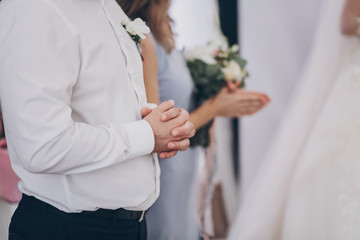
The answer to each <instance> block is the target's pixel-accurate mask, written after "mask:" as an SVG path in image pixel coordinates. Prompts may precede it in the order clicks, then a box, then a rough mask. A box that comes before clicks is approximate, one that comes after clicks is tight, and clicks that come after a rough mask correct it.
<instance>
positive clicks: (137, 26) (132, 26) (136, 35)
mask: <svg viewBox="0 0 360 240" xmlns="http://www.w3.org/2000/svg"><path fill="white" fill-rule="evenodd" d="M121 25H122V26H123V27H124V28H125V30H126V31H127V32H128V34H129V35H130V37H131V38H132V39H133V40H134V41H135V42H136V43H140V42H141V40H143V39H145V38H146V36H145V34H148V33H150V28H149V27H148V26H146V23H145V22H144V21H143V20H142V19H141V18H136V19H135V20H134V21H130V20H129V21H128V22H125V21H123V22H122V23H121Z"/></svg>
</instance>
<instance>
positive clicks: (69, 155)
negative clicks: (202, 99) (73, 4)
mask: <svg viewBox="0 0 360 240" xmlns="http://www.w3.org/2000/svg"><path fill="white" fill-rule="evenodd" d="M11 8H16V9H17V10H16V11H11ZM0 22H2V24H1V25H2V26H1V30H0V44H1V45H0V46H1V47H0V62H1V64H0V97H1V103H2V108H3V117H4V121H5V125H6V127H5V128H6V133H7V140H8V145H9V150H10V151H11V152H12V154H11V155H12V156H13V158H14V159H15V161H17V163H19V164H21V165H22V166H23V167H24V168H25V169H26V170H28V171H29V172H33V173H49V174H80V173H88V172H93V171H97V170H99V169H102V168H106V167H109V166H112V165H114V164H117V163H120V162H123V161H131V159H133V158H136V157H138V156H142V155H146V154H150V153H151V152H152V151H153V148H154V144H155V141H154V134H153V131H152V128H151V126H150V125H149V123H148V122H146V121H144V120H139V121H136V122H131V123H126V124H108V125H101V126H93V125H90V124H86V123H81V122H74V121H73V119H72V117H71V112H72V109H71V107H70V103H71V97H72V89H73V88H74V86H76V82H77V76H78V74H79V71H80V70H79V69H80V68H81V54H80V53H81V48H80V43H79V38H80V37H79V36H78V34H77V33H76V31H74V30H73V28H72V25H71V24H70V23H69V22H67V21H66V19H65V18H64V17H63V16H62V15H61V14H60V13H59V11H58V10H57V9H56V8H55V7H54V6H52V5H50V4H49V3H47V2H46V1H12V2H11V3H7V4H5V5H4V6H2V7H1V15H0ZM125 114H126V113H125Z"/></svg>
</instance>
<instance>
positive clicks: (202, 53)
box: [184, 45, 217, 64]
mask: <svg viewBox="0 0 360 240" xmlns="http://www.w3.org/2000/svg"><path fill="white" fill-rule="evenodd" d="M215 52H216V49H215V48H214V47H213V46H209V45H208V46H203V47H197V48H195V49H194V50H191V51H186V52H185V53H184V55H185V58H186V59H187V60H194V59H199V60H201V61H203V62H205V63H207V64H217V62H216V60H215V58H214V54H215Z"/></svg>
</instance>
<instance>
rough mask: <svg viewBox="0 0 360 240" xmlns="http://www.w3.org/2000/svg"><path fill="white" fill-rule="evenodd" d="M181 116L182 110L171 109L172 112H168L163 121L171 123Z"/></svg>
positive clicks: (162, 117) (163, 115)
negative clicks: (170, 121)
mask: <svg viewBox="0 0 360 240" xmlns="http://www.w3.org/2000/svg"><path fill="white" fill-rule="evenodd" d="M180 114H181V110H180V108H171V109H170V110H167V111H166V112H164V113H163V114H162V115H161V118H160V119H161V121H163V122H165V121H169V120H172V119H174V118H177V117H178V116H180Z"/></svg>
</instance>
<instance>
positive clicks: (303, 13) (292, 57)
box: [239, 0, 321, 191]
mask: <svg viewBox="0 0 360 240" xmlns="http://www.w3.org/2000/svg"><path fill="white" fill-rule="evenodd" d="M320 2H321V0H301V1H296V0H266V1H264V0H241V4H239V8H240V12H241V17H240V23H241V24H240V28H241V31H240V39H241V41H240V42H241V51H242V55H243V56H244V57H245V58H246V59H247V60H248V61H249V65H248V70H249V72H250V75H251V78H250V79H249V80H248V82H247V85H248V88H249V89H253V90H259V91H263V92H266V93H268V94H269V95H270V97H271V99H272V103H271V105H270V106H269V107H267V108H266V109H265V110H264V111H262V112H261V113H260V114H257V115H255V116H253V117H249V118H244V119H243V121H242V126H241V136H242V139H241V141H242V144H241V158H242V163H241V174H242V190H243V191H246V188H247V187H248V186H249V185H250V183H251V181H252V179H253V177H254V175H255V174H256V171H257V169H258V167H259V165H260V164H261V160H262V159H263V157H264V155H265V154H266V150H267V147H268V146H269V143H270V142H271V139H272V137H273V136H274V133H275V132H276V129H277V127H278V124H279V121H280V120H281V117H282V114H283V111H284V109H285V107H286V105H287V102H288V100H289V98H290V97H291V92H292V90H293V88H294V86H296V81H297V80H298V76H299V73H300V72H301V69H302V66H303V65H304V61H305V60H306V56H307V53H308V51H309V47H310V43H311V40H312V37H313V33H314V27H315V23H316V19H317V13H318V12H319V9H318V8H319V6H320Z"/></svg>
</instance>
